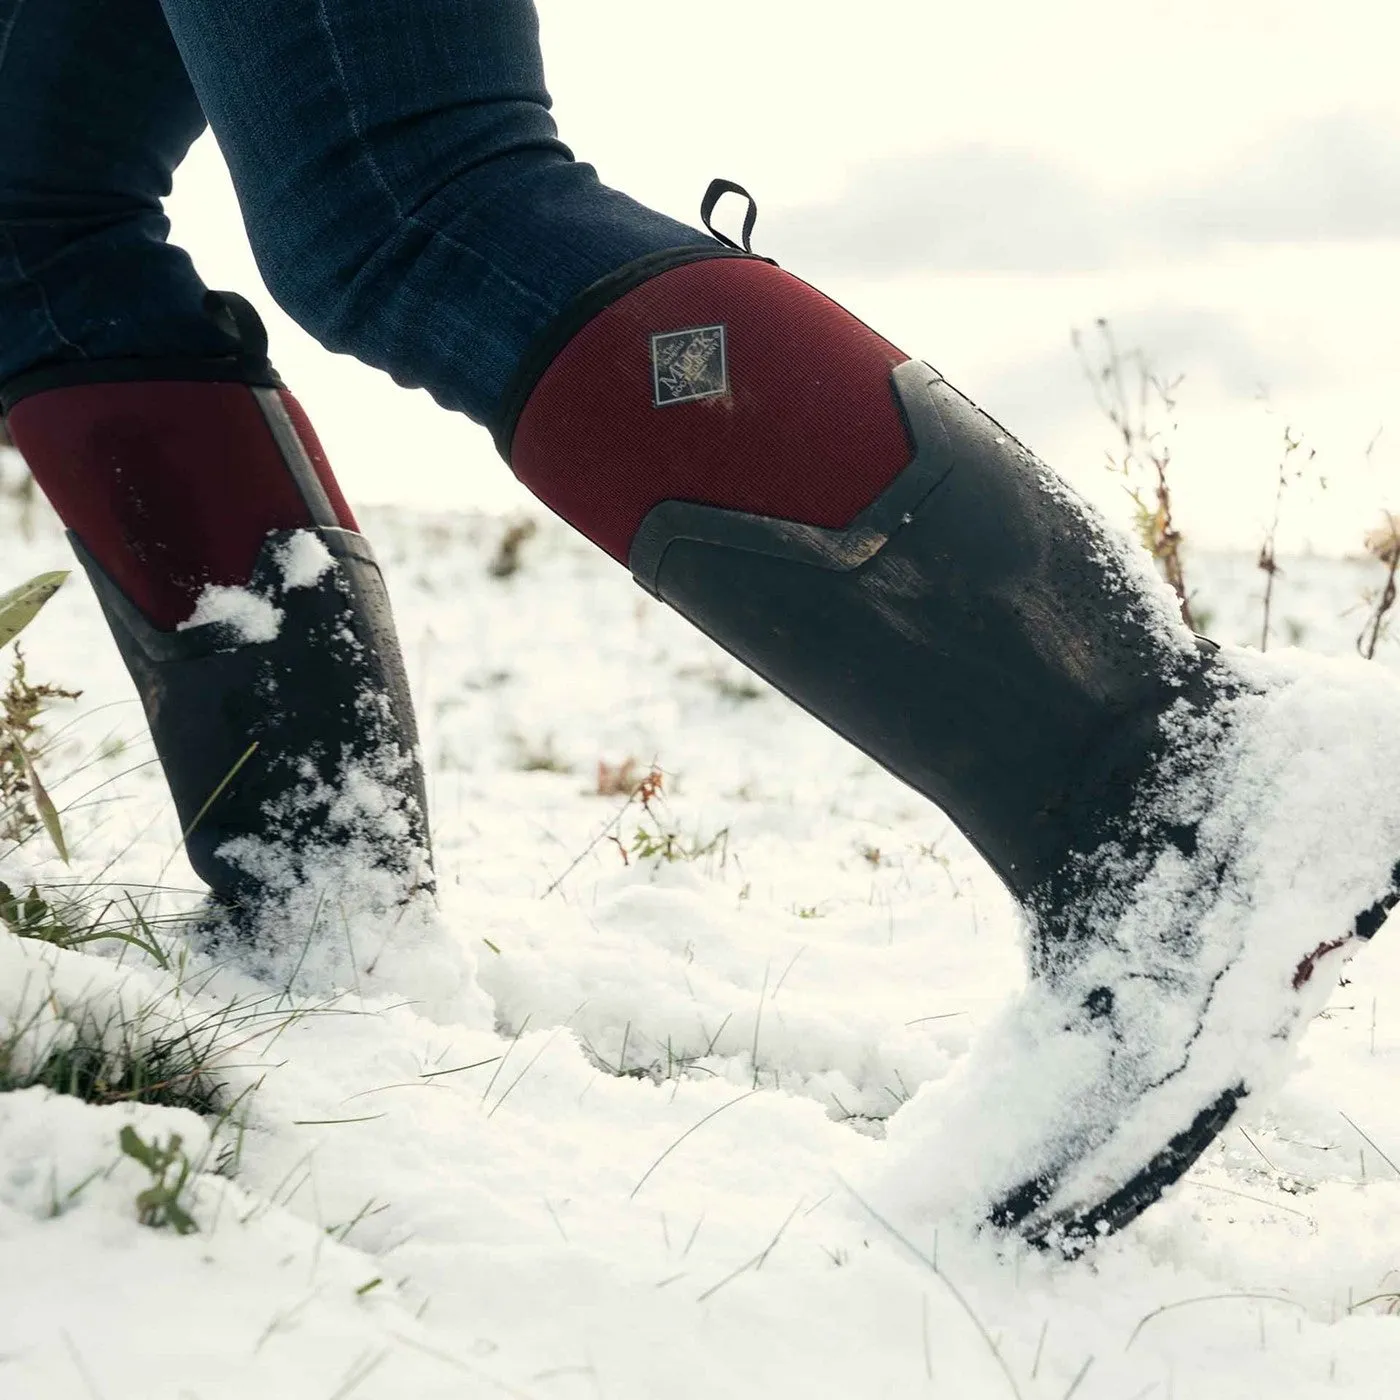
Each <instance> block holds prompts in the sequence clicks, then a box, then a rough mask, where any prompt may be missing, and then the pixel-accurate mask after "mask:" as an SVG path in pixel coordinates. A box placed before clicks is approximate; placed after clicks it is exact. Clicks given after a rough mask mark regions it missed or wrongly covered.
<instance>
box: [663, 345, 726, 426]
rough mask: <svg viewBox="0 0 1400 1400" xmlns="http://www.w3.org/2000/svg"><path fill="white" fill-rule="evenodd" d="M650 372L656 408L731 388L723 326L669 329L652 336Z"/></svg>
mask: <svg viewBox="0 0 1400 1400" xmlns="http://www.w3.org/2000/svg"><path fill="white" fill-rule="evenodd" d="M651 372H652V386H653V390H654V396H653V399H652V402H653V403H654V404H655V405H656V407H657V408H665V407H666V406H667V405H668V404H673V403H689V402H691V400H693V399H713V398H718V397H719V396H720V395H721V394H727V393H728V392H729V361H728V358H727V356H726V354H725V344H724V327H723V326H697V327H695V328H694V329H692V330H688V331H666V332H663V333H660V334H657V335H654V336H652V338H651Z"/></svg>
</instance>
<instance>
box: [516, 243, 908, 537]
mask: <svg viewBox="0 0 1400 1400" xmlns="http://www.w3.org/2000/svg"><path fill="white" fill-rule="evenodd" d="M714 325H723V326H724V327H725V340H726V348H727V355H728V362H729V384H730V391H729V392H728V393H727V394H725V395H724V396H722V397H715V398H704V399H696V400H694V401H692V402H688V403H673V404H668V405H666V406H665V407H661V408H657V407H655V406H654V403H653V394H654V389H653V378H652V351H651V337H652V335H653V334H658V333H659V334H664V333H667V332H674V331H680V330H685V329H689V328H694V327H701V326H714ZM908 358H909V356H907V355H905V354H903V353H902V352H901V351H900V350H898V349H896V348H895V347H894V346H893V345H891V344H890V343H889V342H888V341H886V340H883V339H881V337H880V336H878V335H876V334H875V332H874V331H872V330H871V329H870V328H869V327H868V326H866V325H865V324H864V323H863V322H861V321H858V320H857V319H856V318H855V317H854V316H852V315H851V314H850V312H848V311H846V310H845V309H844V308H842V307H840V306H838V305H837V304H836V303H835V302H834V301H832V300H830V298H828V297H825V296H823V295H822V294H821V293H820V292H818V291H816V290H815V289H814V288H812V287H809V286H808V285H807V284H806V283H805V282H802V281H800V280H799V279H797V278H796V277H793V276H791V275H790V274H788V273H786V272H784V271H782V270H781V269H780V268H776V267H774V266H772V264H770V263H765V262H759V261H756V260H749V259H740V258H715V259H706V260H704V261H700V262H694V263H687V264H685V265H683V266H681V267H678V268H674V269H672V270H671V271H669V272H663V273H661V274H660V275H659V276H656V277H654V278H652V279H651V280H650V281H649V282H645V283H643V284H642V285H641V286H640V287H637V288H635V289H634V290H632V291H630V292H628V293H627V294H626V295H624V296H622V297H620V298H619V299H618V300H617V301H616V302H614V303H613V304H612V305H611V306H609V307H607V308H606V309H605V310H604V311H602V312H601V313H599V315H598V316H596V317H595V318H594V319H593V320H592V321H591V322H589V323H588V325H586V326H585V327H584V329H583V330H582V331H580V332H579V333H578V334H577V335H576V336H574V338H573V339H572V340H571V341H569V343H568V344H567V345H566V346H565V347H564V349H563V351H562V352H561V353H560V354H559V355H558V356H557V357H556V358H555V360H554V362H553V363H552V364H551V365H550V367H549V368H548V369H547V370H546V371H545V373H544V375H543V376H542V377H541V379H540V381H539V383H538V384H537V385H536V387H535V389H534V392H533V393H532V394H531V395H530V399H529V402H528V403H527V404H526V405H525V409H524V412H523V413H522V414H521V415H520V419H519V422H518V423H517V425H516V430H515V436H514V439H513V442H512V445H511V466H512V468H513V469H514V471H515V473H516V475H517V476H518V477H519V478H520V479H521V480H522V481H523V482H524V483H525V484H526V485H527V486H528V487H529V488H530V489H531V490H532V491H534V492H535V494H536V495H538V496H539V497H540V498H541V499H542V500H543V501H544V502H545V503H546V504H547V505H549V506H550V507H552V508H553V509H554V510H556V511H557V512H558V513H559V514H560V515H562V516H563V517H564V518H565V519H566V520H568V521H570V522H571V523H572V524H573V525H575V526H576V527H577V528H578V529H580V530H582V531H583V533H584V534H586V535H588V536H589V538H590V539H592V540H593V541H595V542H596V543H597V544H599V545H601V546H602V547H603V548H604V549H605V550H607V551H608V553H609V554H611V555H612V556H613V557H614V558H616V559H619V560H621V561H623V562H624V563H625V562H626V560H627V551H628V548H629V546H630V545H631V542H632V537H633V535H634V534H635V533H636V531H637V527H638V525H640V523H641V521H642V518H643V517H644V516H645V515H646V514H647V512H648V511H649V510H650V509H651V508H652V507H653V506H655V505H656V504H657V503H658V502H660V501H665V500H682V501H692V502H697V503H701V504H705V505H714V506H722V507H725V508H728V509H737V510H745V511H751V512H754V513H756V514H759V515H770V516H777V517H780V518H782V519H785V520H795V521H800V522H802V523H803V524H808V525H824V526H828V527H839V526H844V525H847V524H849V523H850V521H851V519H852V518H853V517H854V516H856V515H857V514H859V512H860V511H861V510H862V509H864V508H865V507H866V506H867V505H869V504H870V502H871V501H873V500H874V499H875V497H876V496H878V495H879V494H880V492H881V491H882V490H883V489H884V488H885V486H886V485H888V484H889V482H890V481H891V480H892V479H893V478H894V477H895V476H896V475H897V474H898V473H899V471H900V470H901V469H902V468H903V467H905V466H907V465H908V463H909V460H910V457H911V456H912V452H911V449H910V446H909V441H908V436H907V434H906V432H905V429H904V423H903V420H902V418H901V416H900V413H899V410H898V408H897V407H896V405H895V399H894V394H893V391H892V389H891V386H890V370H891V369H892V368H893V367H894V366H895V365H898V364H902V363H903V362H904V361H906V360H907V359H908Z"/></svg>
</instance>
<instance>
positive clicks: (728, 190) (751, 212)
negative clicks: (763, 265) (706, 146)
mask: <svg viewBox="0 0 1400 1400" xmlns="http://www.w3.org/2000/svg"><path fill="white" fill-rule="evenodd" d="M727 194H737V195H739V196H740V197H741V198H743V199H745V200H747V201H748V206H749V207H748V211H747V212H746V213H745V215H744V232H743V239H744V241H743V244H742V245H740V244H738V243H736V242H735V241H734V240H733V239H732V238H730V237H729V236H728V235H726V234H723V233H721V232H720V231H719V230H718V229H717V228H716V227H715V226H714V224H713V223H711V222H710V220H711V217H712V216H713V214H714V212H715V205H717V204H718V203H719V202H720V200H721V199H723V198H724V196H725V195H727ZM700 218H701V220H702V222H703V223H704V225H705V227H706V228H707V229H709V231H710V232H711V233H712V234H713V235H714V236H715V237H716V238H717V239H719V241H720V242H721V243H723V244H724V246H725V247H726V248H737V249H738V250H739V251H740V252H741V253H752V252H753V242H752V239H753V228H754V225H755V224H756V223H757V222H758V201H757V200H756V199H754V197H753V195H751V194H750V193H749V192H748V190H746V189H745V188H744V187H743V186H742V185H736V184H735V183H734V181H733V180H711V181H710V188H709V189H707V190H706V191H705V197H704V199H702V200H701V201H700Z"/></svg>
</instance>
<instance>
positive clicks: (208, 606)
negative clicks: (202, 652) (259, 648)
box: [176, 583, 283, 642]
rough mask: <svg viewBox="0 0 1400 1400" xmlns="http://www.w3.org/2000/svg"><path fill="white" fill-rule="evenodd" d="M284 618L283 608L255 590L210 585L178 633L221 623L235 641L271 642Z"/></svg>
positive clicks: (179, 627) (200, 595)
mask: <svg viewBox="0 0 1400 1400" xmlns="http://www.w3.org/2000/svg"><path fill="white" fill-rule="evenodd" d="M282 617H283V613H282V609H281V608H279V607H277V606H276V605H275V604H274V603H272V601H271V600H270V599H268V598H265V597H263V595H262V594H261V593H259V592H257V591H256V590H255V589H252V588H237V587H234V586H233V585H230V584H223V583H207V584H205V585H204V587H203V588H202V589H201V590H200V593H199V597H198V598H196V599H195V606H194V612H192V613H191V614H190V615H189V617H187V618H186V619H185V620H184V622H181V623H178V624H177V625H176V630H177V631H180V632H184V631H187V630H188V629H189V628H191V627H204V626H207V625H208V624H210V623H218V624H220V625H222V626H224V627H226V628H228V629H229V632H230V634H231V637H232V640H233V641H235V642H271V641H275V640H276V638H277V634H278V632H279V631H280V630H281V627H282Z"/></svg>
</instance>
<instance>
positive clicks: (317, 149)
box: [0, 0, 709, 425]
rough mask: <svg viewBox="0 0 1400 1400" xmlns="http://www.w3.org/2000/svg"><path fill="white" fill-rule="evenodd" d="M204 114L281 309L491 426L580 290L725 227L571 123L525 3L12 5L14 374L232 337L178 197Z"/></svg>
mask: <svg viewBox="0 0 1400 1400" xmlns="http://www.w3.org/2000/svg"><path fill="white" fill-rule="evenodd" d="M206 120H207V121H208V122H209V124H210V125H211V126H212V127H213V129H214V133H215V135H216V136H217V138H218V141H219V145H220V147H221V148H222V150H223V153H224V156H225V158H226V159H227V161H228V164H229V168H230V169H231V171H232V173H233V179H234V184H235V186H236V188H237V191H238V197H239V201H240V204H241V207H242V210H243V218H244V221H245V223H246V225H247V229H248V236H249V240H250V241H251V244H252V247H253V251H254V253H255V255H256V257H257V260H258V266H259V268H260V269H261V271H262V274H263V277H264V279H265V280H266V282H267V285H268V287H269V288H270V290H271V291H272V294H273V296H274V297H275V298H276V299H277V301H278V302H279V303H280V305H281V306H282V307H283V308H284V309H285V310H286V311H287V312H288V313H289V314H290V315H291V316H292V317H293V318H294V319H296V320H297V321H298V322H299V323H300V324H301V325H302V326H304V327H305V328H306V329H307V330H308V331H310V332H311V334H312V335H314V336H316V337H317V339H319V340H320V341H321V343H322V344H324V345H326V346H327V347H328V348H330V349H332V350H337V351H343V352H347V353H349V354H352V355H355V356H356V357H358V358H359V359H361V360H364V361H366V362H367V363H369V364H372V365H375V366H377V367H379V368H381V369H384V370H387V371H388V372H389V373H390V374H391V375H393V377H394V378H395V379H396V380H397V381H398V382H399V383H401V384H407V385H412V386H415V387H418V386H421V387H424V388H427V389H428V390H429V391H430V392H431V393H432V395H433V396H434V398H436V399H437V400H438V402H439V403H441V404H443V405H444V406H446V407H448V408H451V409H456V410H461V411H462V412H465V413H467V414H468V415H470V416H471V417H472V418H475V419H476V420H477V421H479V422H483V423H487V424H488V425H489V424H491V423H492V419H493V415H494V414H495V413H496V411H497V409H498V407H499V404H500V400H501V397H502V394H503V391H504V390H505V388H506V386H507V384H508V383H509V381H510V379H511V376H512V374H513V373H514V371H515V369H516V367H517V366H518V364H519V363H520V361H521V359H522V357H523V355H524V352H525V350H526V347H527V346H528V345H529V343H530V342H531V340H532V339H533V338H534V336H535V335H536V334H537V333H538V332H539V331H540V330H541V329H542V328H543V327H544V326H546V325H547V324H548V323H549V322H550V321H551V320H553V318H554V317H555V316H556V315H557V314H558V313H559V311H560V310H561V309H562V308H563V307H564V306H566V305H567V304H568V303H569V301H571V300H572V299H573V297H574V296H576V295H577V294H578V293H579V292H580V291H582V290H583V289H584V288H585V287H587V286H588V285H589V284H591V283H592V282H594V281H596V280H598V279H599V278H601V277H603V276H606V275H607V274H608V273H610V272H612V271H614V270H616V269H617V268H619V267H621V266H622V265H623V264H625V263H627V262H630V261H632V260H633V259H635V258H638V257H641V256H643V255H645V254H648V253H653V252H658V251H661V250H665V249H670V248H677V247H686V246H690V245H693V244H705V243H708V242H709V240H708V239H707V238H706V236H705V235H704V234H702V233H700V232H698V231H697V230H695V229H693V228H689V227H687V226H686V225H685V224H681V223H677V222H676V221H675V220H672V219H669V218H667V217H665V216H663V215H661V214H658V213H656V212H654V211H653V210H650V209H647V208H645V207H644V206H642V205H640V204H638V203H637V202H636V201H634V200H632V199H630V198H628V197H627V196H626V195H624V194H621V193H619V192H618V191H616V190H612V189H609V188H607V187H606V186H605V185H603V184H602V183H601V182H600V181H599V179H598V177H597V174H596V172H595V171H594V169H593V168H592V167H591V166H589V165H585V164H582V163H580V162H577V161H575V160H574V158H573V156H572V154H571V153H570V151H569V150H568V148H567V147H566V146H564V145H563V144H562V143H561V142H560V140H559V137H558V133H557V130H556V128H555V125H554V122H553V119H552V118H551V117H550V115H549V95H548V93H547V91H546V89H545V84H544V72H543V67H542V64H541V60H540V51H539V34H538V23H537V18H536V15H535V10H534V5H533V3H532V0H0V384H3V383H4V382H5V381H6V380H7V379H10V378H12V377H14V376H15V375H18V374H21V373H23V372H25V371H27V370H29V369H32V368H35V367H37V366H40V365H43V364H45V363H48V362H53V361H63V360H72V359H84V358H112V357H133V356H134V357H145V356H153V357H154V356H159V357H171V356H184V355H208V354H217V353H220V352H221V351H223V350H224V349H226V342H225V341H224V340H223V339H222V336H221V333H220V332H219V331H217V330H216V329H215V327H214V326H213V325H212V324H211V323H210V322H209V321H208V320H207V319H206V318H205V316H204V314H203V313H202V311H201V303H202V300H203V295H204V291H205V288H204V287H203V285H202V284H201V282H200V280H199V278H198V276H197V274H196V272H195V270H194V267H193V265H192V264H191V262H190V259H189V258H188V257H187V256H186V254H185V253H184V252H182V251H181V250H179V249H178V248H175V247H173V246H172V245H171V244H170V243H168V242H167V239H166V235H167V233H168V231H169V225H168V224H167V222H166V219H165V217H164V215H163V213H162V211H161V200H162V199H163V197H164V196H165V195H167V194H168V193H169V191H170V182H171V175H172V172H173V171H174V169H175V167H176V166H177V165H178V164H179V162H180V160H181V159H182V158H183V156H184V154H185V152H186V151H187V150H188V149H189V146H190V144H191V143H192V142H193V141H194V139H195V137H196V136H198V135H199V134H200V132H201V131H202V130H203V128H204V124H205V121H206Z"/></svg>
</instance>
